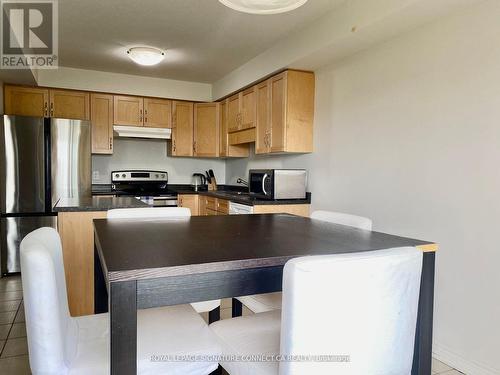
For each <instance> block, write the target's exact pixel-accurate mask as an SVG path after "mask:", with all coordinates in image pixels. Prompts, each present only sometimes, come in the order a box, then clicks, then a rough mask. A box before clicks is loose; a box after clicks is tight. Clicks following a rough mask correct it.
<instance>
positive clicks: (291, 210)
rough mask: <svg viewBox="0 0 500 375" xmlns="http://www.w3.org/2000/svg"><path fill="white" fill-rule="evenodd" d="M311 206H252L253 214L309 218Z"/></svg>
mask: <svg viewBox="0 0 500 375" xmlns="http://www.w3.org/2000/svg"><path fill="white" fill-rule="evenodd" d="M310 208H311V205H309V204H275V205H267V204H265V205H257V206H253V213H254V214H281V213H283V214H292V215H297V216H304V217H309V213H310Z"/></svg>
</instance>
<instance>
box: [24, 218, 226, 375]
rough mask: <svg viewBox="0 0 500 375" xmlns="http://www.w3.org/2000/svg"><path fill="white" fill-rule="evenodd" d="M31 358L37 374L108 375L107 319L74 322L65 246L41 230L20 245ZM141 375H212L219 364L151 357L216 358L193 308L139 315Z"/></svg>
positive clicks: (155, 310)
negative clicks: (71, 311)
mask: <svg viewBox="0 0 500 375" xmlns="http://www.w3.org/2000/svg"><path fill="white" fill-rule="evenodd" d="M20 252H21V267H22V270H23V271H22V273H21V278H22V283H23V297H24V306H25V315H26V331H27V336H28V352H29V362H30V366H31V371H32V373H33V374H35V375H37V374H50V375H66V374H71V375H75V374H77V375H84V374H85V375H88V374H94V375H95V374H98V375H100V374H102V375H104V374H109V371H110V368H109V366H110V359H109V351H110V343H109V314H107V313H106V314H97V315H88V316H80V317H71V316H70V314H69V309H68V299H67V295H66V281H65V276H64V263H63V256H62V248H61V240H60V238H59V235H58V233H57V232H56V231H55V230H54V229H53V228H40V229H37V230H35V231H34V232H32V233H30V234H28V235H27V236H26V237H25V238H24V239H23V241H22V242H21V250H20ZM137 326H138V329H137V367H138V371H137V373H138V374H180V373H182V374H209V373H211V372H213V371H214V370H216V369H217V367H218V364H217V363H216V362H211V361H210V360H203V361H200V362H174V361H172V362H171V361H152V360H151V358H152V356H153V355H171V356H175V355H191V354H194V355H198V354H203V355H213V354H218V353H220V350H219V346H218V344H217V340H216V338H215V337H214V336H213V334H212V332H210V329H209V328H208V326H207V325H206V324H205V322H204V321H203V319H202V318H201V317H200V316H199V314H197V313H196V312H195V311H194V309H193V308H192V307H191V306H189V305H179V306H169V307H160V308H152V309H147V310H139V311H138V312H137Z"/></svg>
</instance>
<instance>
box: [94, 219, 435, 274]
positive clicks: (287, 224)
mask: <svg viewBox="0 0 500 375" xmlns="http://www.w3.org/2000/svg"><path fill="white" fill-rule="evenodd" d="M94 228H95V243H96V245H97V247H98V251H99V252H100V257H101V261H102V260H104V262H105V267H104V268H105V269H106V270H107V276H108V280H109V281H118V280H138V279H148V278H151V277H163V276H165V277H167V276H178V275H188V274H196V273H204V272H219V271H229V270H237V269H245V268H255V267H272V266H282V265H284V264H285V263H286V262H287V261H288V260H289V259H291V258H294V257H297V256H304V255H325V254H340V253H352V252H360V251H372V250H380V249H388V248H392V247H400V246H417V247H420V249H421V250H422V251H435V250H436V247H435V246H434V247H432V246H431V244H432V242H429V241H420V240H416V239H411V238H404V237H399V236H393V235H389V234H385V233H380V232H372V231H368V230H362V229H356V228H353V227H348V226H344V225H338V224H332V223H327V222H324V221H320V220H313V219H309V218H305V217H300V216H293V215H287V214H263V215H262V214H256V215H234V216H227V215H223V216H193V217H191V218H186V219H183V220H175V221H172V220H155V221H151V220H136V219H134V220H130V219H123V220H122V219H115V220H113V224H112V225H110V222H109V221H108V220H106V219H97V220H94ZM431 247H432V248H431ZM138 249H140V251H137V250H138ZM234 249H238V251H234Z"/></svg>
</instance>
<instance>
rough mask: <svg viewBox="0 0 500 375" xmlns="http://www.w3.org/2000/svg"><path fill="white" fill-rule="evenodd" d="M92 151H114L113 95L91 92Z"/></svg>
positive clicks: (110, 152)
mask: <svg viewBox="0 0 500 375" xmlns="http://www.w3.org/2000/svg"><path fill="white" fill-rule="evenodd" d="M90 102H91V104H90V107H91V113H90V121H91V123H92V153H93V154H112V153H113V95H105V94H94V93H92V94H90Z"/></svg>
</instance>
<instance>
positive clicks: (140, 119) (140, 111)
mask: <svg viewBox="0 0 500 375" xmlns="http://www.w3.org/2000/svg"><path fill="white" fill-rule="evenodd" d="M139 122H142V109H140V110H139Z"/></svg>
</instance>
